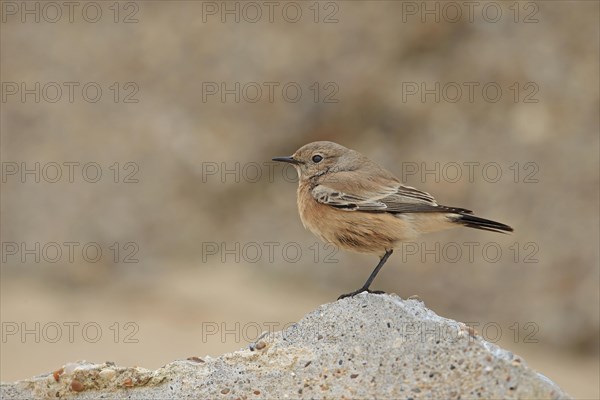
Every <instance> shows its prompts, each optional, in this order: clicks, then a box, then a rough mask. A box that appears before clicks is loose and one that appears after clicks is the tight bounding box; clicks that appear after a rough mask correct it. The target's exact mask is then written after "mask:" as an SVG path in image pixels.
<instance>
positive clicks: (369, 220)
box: [274, 142, 512, 296]
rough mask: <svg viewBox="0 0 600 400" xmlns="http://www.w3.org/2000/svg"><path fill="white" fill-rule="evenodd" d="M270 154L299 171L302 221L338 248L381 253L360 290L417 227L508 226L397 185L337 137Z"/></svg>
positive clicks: (423, 229) (418, 230) (429, 229)
mask: <svg viewBox="0 0 600 400" xmlns="http://www.w3.org/2000/svg"><path fill="white" fill-rule="evenodd" d="M274 160H276V161H283V162H289V163H292V164H293V165H294V166H295V167H296V170H297V171H298V177H299V183H298V193H297V198H298V211H299V213H300V218H301V220H302V223H303V224H304V227H306V228H307V229H309V230H310V231H311V232H313V233H314V234H315V235H316V236H318V237H319V238H320V239H321V240H323V241H325V242H329V243H333V244H335V245H337V246H338V247H340V248H342V249H346V250H351V251H356V252H359V253H371V254H377V255H379V256H382V260H381V262H380V263H379V265H378V266H377V268H376V269H375V271H373V273H372V274H371V277H369V280H367V282H366V283H365V285H364V286H363V287H362V288H361V289H359V291H362V290H368V287H369V284H370V283H371V281H372V280H373V278H374V277H375V275H376V274H377V272H378V271H379V269H380V268H381V267H382V266H383V263H384V262H385V260H387V257H389V255H390V254H391V253H392V251H393V249H394V248H395V247H397V246H398V245H399V243H401V242H402V241H406V240H411V239H414V238H416V237H417V236H419V235H420V234H422V233H428V232H435V231H440V230H444V229H448V228H452V227H456V226H461V225H462V226H468V227H472V228H478V229H483V230H489V231H494V232H508V231H512V228H511V227H509V226H507V225H504V224H501V223H499V222H495V221H490V220H487V219H483V218H479V217H476V216H474V215H473V213H472V212H471V211H470V210H467V209H464V208H457V207H447V206H442V205H439V204H437V202H436V201H435V199H434V198H433V197H432V196H431V195H430V194H428V193H425V192H422V191H420V190H418V189H415V188H412V187H409V186H404V185H402V183H401V182H400V181H399V180H398V178H396V177H395V176H394V175H393V174H392V173H391V172H389V171H387V170H385V169H384V168H382V167H381V166H379V165H378V164H376V163H375V162H373V161H371V160H369V159H368V158H367V157H365V156H363V155H362V154H360V153H359V152H357V151H354V150H350V149H348V148H346V147H344V146H341V145H339V144H337V143H333V142H313V143H309V144H307V145H305V146H303V147H301V148H300V149H298V150H297V151H296V152H295V153H294V154H293V155H292V156H291V157H280V158H274ZM359 291H356V292H352V293H349V294H348V295H354V294H356V293H358V292H359ZM344 296H346V295H344Z"/></svg>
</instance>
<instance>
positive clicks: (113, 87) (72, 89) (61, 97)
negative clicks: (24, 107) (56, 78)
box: [1, 81, 140, 104]
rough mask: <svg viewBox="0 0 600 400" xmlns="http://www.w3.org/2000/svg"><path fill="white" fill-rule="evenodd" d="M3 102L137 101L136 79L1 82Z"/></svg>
mask: <svg viewBox="0 0 600 400" xmlns="http://www.w3.org/2000/svg"><path fill="white" fill-rule="evenodd" d="M1 92H2V94H1V98H2V103H18V102H20V103H36V104H39V103H98V102H101V101H102V102H113V103H125V104H130V103H134V104H135V103H139V102H140V97H139V95H140V93H139V92H140V86H139V85H138V84H137V83H136V82H110V83H101V82H92V81H88V82H79V81H66V82H39V81H37V82H24V81H18V82H17V81H3V82H2V84H1Z"/></svg>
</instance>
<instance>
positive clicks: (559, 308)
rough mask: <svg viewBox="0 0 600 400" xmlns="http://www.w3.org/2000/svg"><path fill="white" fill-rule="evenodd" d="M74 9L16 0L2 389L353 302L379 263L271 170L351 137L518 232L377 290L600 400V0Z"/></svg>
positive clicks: (232, 342)
mask: <svg viewBox="0 0 600 400" xmlns="http://www.w3.org/2000/svg"><path fill="white" fill-rule="evenodd" d="M74 3H75V4H74V5H73V8H72V9H70V8H69V7H67V6H65V5H61V3H60V2H57V3H53V2H51V3H44V2H20V1H17V2H12V1H3V2H2V3H1V6H2V10H1V11H2V23H1V25H0V29H1V31H0V36H1V38H0V47H1V62H0V68H1V71H0V74H1V81H2V103H1V106H2V110H1V114H0V117H1V125H0V127H1V158H2V182H1V185H2V189H1V232H0V233H1V236H2V238H1V241H2V266H1V270H0V272H1V295H0V296H1V308H0V310H1V320H2V343H1V346H2V349H1V357H0V366H1V379H2V380H3V381H12V380H17V379H25V378H28V377H30V376H33V375H36V374H40V373H44V372H48V371H53V370H56V369H58V368H60V367H61V366H62V365H63V364H64V363H66V362H69V361H76V360H82V359H85V360H88V361H95V362H104V361H114V362H116V363H118V364H121V365H128V366H133V365H138V366H142V367H146V368H157V367H159V366H161V365H164V364H166V363H168V362H170V361H172V360H175V359H181V358H186V357H189V356H200V357H204V356H205V355H211V356H217V355H219V354H221V353H223V352H227V351H234V350H237V349H240V348H243V347H246V346H247V345H248V343H249V342H251V341H253V340H254V339H255V338H256V336H257V335H258V334H260V332H261V331H266V330H270V329H275V330H280V329H282V328H284V327H285V326H286V325H287V326H289V324H290V323H293V322H294V321H297V320H298V319H300V318H301V317H302V316H303V315H305V314H306V313H308V312H310V311H312V310H313V309H315V308H316V307H318V306H319V305H320V304H323V303H325V302H330V301H334V300H335V299H336V298H337V296H338V295H339V294H341V293H346V292H348V291H351V290H354V289H356V288H358V287H359V286H360V285H362V283H363V282H364V281H365V279H366V278H367V276H368V275H369V273H370V272H371V270H372V268H373V267H374V266H375V264H376V262H377V259H376V258H374V257H369V256H365V255H359V254H352V253H347V252H344V251H337V250H336V249H334V248H331V247H329V246H327V245H325V244H323V243H320V242H319V241H318V239H317V238H316V237H314V236H312V234H311V233H310V232H308V231H306V230H304V228H303V227H302V224H301V222H300V220H299V217H298V214H297V210H296V185H297V179H296V176H295V172H294V171H293V169H288V168H286V167H285V166H282V165H275V163H272V162H270V160H271V158H272V157H275V156H286V155H290V154H292V153H293V152H294V151H295V150H296V149H297V148H298V147H300V146H301V145H303V144H306V143H308V142H311V141H315V140H331V141H335V142H338V143H340V144H343V145H345V146H347V147H350V148H353V149H356V150H358V151H360V152H362V153H363V154H365V155H367V156H368V157H370V158H371V159H373V160H376V161H377V162H379V163H380V164H382V165H383V166H385V167H386V168H388V169H389V170H391V171H392V172H394V173H396V174H397V176H399V177H401V178H402V180H403V181H404V182H405V183H406V184H409V185H411V186H415V187H418V188H420V189H422V190H425V191H428V192H430V193H432V194H433V195H434V196H435V197H436V198H437V200H438V201H439V202H440V203H441V204H447V205H451V206H460V207H465V208H469V209H473V210H475V211H476V213H477V214H478V215H480V216H483V217H486V218H491V219H495V220H499V221H501V222H504V223H507V224H509V225H512V226H513V227H514V228H515V232H514V234H512V235H498V234H494V233H489V232H483V231H476V230H470V229H457V230H452V231H447V232H443V233H438V234H432V235H429V236H426V237H423V238H422V239H420V240H419V241H418V242H414V243H410V244H407V245H406V246H404V247H402V248H401V249H399V250H398V251H397V252H396V253H395V254H394V255H393V256H392V257H391V259H390V261H389V262H388V265H386V268H384V269H383V271H382V272H381V274H380V275H379V277H378V279H377V280H376V281H375V283H374V285H373V288H376V289H382V290H385V291H387V292H393V293H397V294H399V295H400V296H402V297H403V298H406V297H409V296H411V295H418V296H419V297H420V298H421V299H422V300H423V301H424V302H425V304H426V305H427V306H428V307H429V308H431V309H433V310H434V311H435V312H436V313H438V314H440V315H442V316H444V317H447V318H452V319H456V320H459V321H463V322H467V323H470V324H472V325H473V326H474V327H475V329H476V330H477V331H479V332H480V333H481V334H482V335H484V337H486V338H488V339H489V340H490V341H495V342H497V343H498V344H499V345H501V346H503V347H505V348H507V349H509V350H511V351H513V352H515V353H517V354H519V355H521V356H523V357H524V358H525V360H526V361H527V362H528V363H529V364H530V365H531V366H532V367H533V368H535V369H537V370H538V371H539V372H541V373H543V374H545V375H547V376H548V377H549V378H551V379H552V380H554V381H555V382H557V383H558V384H559V385H561V386H562V387H563V388H564V389H565V390H566V391H567V392H569V393H571V394H572V395H574V396H576V397H579V398H598V397H599V396H600V392H599V369H598V354H599V319H600V317H599V303H600V298H599V285H600V283H599V280H600V276H599V246H598V243H599V232H598V229H599V228H598V227H599V218H598V210H599V188H598V185H599V142H598V138H599V135H598V132H599V113H598V111H599V106H600V104H599V78H598V77H599V65H598V64H599V26H598V25H599V23H598V13H599V3H598V2H588V1H572V2H563V1H559V2H477V3H476V5H473V4H471V5H469V3H468V2H420V1H417V2H394V1H377V2H368V1H355V2H354V1H353V2H350V1H324V2H291V3H290V2H278V1H276V2H272V3H268V2H266V3H265V2H234V1H230V2H219V1H217V2H200V1H198V2H194V1H172V2H166V1H164V2H162V1H152V2H116V3H115V2H74ZM48 4H50V5H48ZM53 4H54V5H53Z"/></svg>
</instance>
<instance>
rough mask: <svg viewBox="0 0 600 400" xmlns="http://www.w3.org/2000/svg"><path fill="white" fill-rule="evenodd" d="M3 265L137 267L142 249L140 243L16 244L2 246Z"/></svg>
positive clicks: (2, 243)
mask: <svg viewBox="0 0 600 400" xmlns="http://www.w3.org/2000/svg"><path fill="white" fill-rule="evenodd" d="M0 250H1V254H0V258H1V259H2V263H3V264H7V263H13V264H31V263H35V264H41V263H48V264H56V263H61V264H74V263H90V264H95V263H98V262H107V263H115V264H137V263H139V262H140V260H139V259H138V256H139V254H138V253H139V251H140V246H139V245H138V244H137V243H136V242H124V243H120V242H112V243H98V242H79V241H63V242H54V241H52V242H13V241H3V242H1V243H0Z"/></svg>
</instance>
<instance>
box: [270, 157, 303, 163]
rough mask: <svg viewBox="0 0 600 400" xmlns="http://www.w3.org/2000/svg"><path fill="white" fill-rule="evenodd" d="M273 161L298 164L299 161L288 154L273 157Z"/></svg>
mask: <svg viewBox="0 0 600 400" xmlns="http://www.w3.org/2000/svg"><path fill="white" fill-rule="evenodd" d="M273 161H280V162H286V163H290V164H295V165H298V164H300V161H298V160H295V159H294V157H292V156H289V157H275V158H273Z"/></svg>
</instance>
